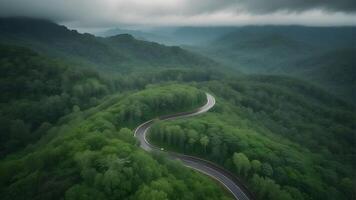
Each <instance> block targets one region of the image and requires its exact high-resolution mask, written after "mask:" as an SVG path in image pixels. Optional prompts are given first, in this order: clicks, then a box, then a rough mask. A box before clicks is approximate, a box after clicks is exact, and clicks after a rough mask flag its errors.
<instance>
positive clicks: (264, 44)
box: [190, 26, 356, 102]
mask: <svg viewBox="0 0 356 200" xmlns="http://www.w3.org/2000/svg"><path fill="white" fill-rule="evenodd" d="M211 29H214V28H211ZM211 29H208V30H205V31H202V32H201V33H200V34H201V35H206V34H208V33H206V32H208V31H209V32H212V30H211ZM215 29H217V30H215V32H216V33H218V31H219V30H220V31H221V32H220V34H215V35H216V37H217V38H215V39H211V40H209V41H206V42H204V43H203V44H201V45H197V46H196V47H194V48H190V49H191V50H194V51H196V52H199V53H202V54H203V55H206V56H209V57H210V58H213V59H216V60H217V61H218V62H220V63H223V64H225V65H227V66H231V67H232V68H235V69H239V70H241V71H242V72H246V73H264V74H284V75H288V76H294V77H298V78H300V79H305V80H308V81H310V82H313V83H315V84H318V85H320V86H323V87H324V88H326V89H328V90H329V91H330V92H332V93H334V94H336V95H339V96H340V97H343V98H344V99H347V100H348V101H350V102H352V101H353V102H355V101H356V96H355V91H356V82H355V79H356V71H355V69H356V68H355V66H356V62H355V59H354V56H353V55H355V54H356V48H355V42H356V40H355V37H354V35H355V34H356V28H355V27H303V26H246V27H236V28H230V29H226V28H225V29H224V28H215ZM198 33H199V32H198ZM198 33H196V34H197V35H199V34H198ZM213 33H214V32H213ZM223 33H224V34H223ZM196 37H197V36H196ZM202 37H204V36H202Z"/></svg>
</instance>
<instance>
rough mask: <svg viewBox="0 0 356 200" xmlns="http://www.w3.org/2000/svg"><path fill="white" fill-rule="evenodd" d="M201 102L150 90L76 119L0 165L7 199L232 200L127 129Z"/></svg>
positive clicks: (184, 92) (186, 94) (185, 90)
mask: <svg viewBox="0 0 356 200" xmlns="http://www.w3.org/2000/svg"><path fill="white" fill-rule="evenodd" d="M202 97H204V93H202V92H200V91H198V90H197V89H194V88H192V87H187V86H179V85H170V86H168V87H167V86H166V87H150V88H149V89H147V90H144V91H142V92H138V93H135V94H130V95H119V96H113V97H111V98H109V99H107V100H106V101H104V102H103V103H102V104H101V105H99V106H97V107H95V108H93V109H90V110H88V111H87V112H82V111H77V112H75V113H72V114H71V115H69V116H67V117H66V118H64V119H62V120H61V121H62V122H61V123H60V125H57V126H54V127H52V128H51V129H50V130H49V131H48V135H47V136H46V137H44V138H42V139H41V140H40V142H39V143H38V144H36V145H34V146H31V147H28V148H27V149H26V150H25V151H24V152H22V154H19V155H17V156H12V157H8V158H7V159H5V160H2V161H1V162H0V188H1V189H0V193H1V197H2V199H11V200H13V199H62V198H63V197H64V196H65V199H152V200H158V199H229V198H228V197H227V196H226V195H225V194H224V193H222V192H221V190H220V189H219V187H217V186H216V184H214V183H213V182H211V181H210V180H209V178H207V177H204V176H202V175H200V174H198V173H195V172H192V171H191V170H189V169H186V168H184V167H183V166H182V165H181V164H179V163H177V162H175V161H168V160H166V158H163V157H161V156H159V155H157V156H154V157H151V156H149V155H148V154H147V153H144V152H143V150H140V149H139V148H138V147H137V146H136V144H137V142H136V140H135V139H134V138H133V133H132V131H131V130H130V129H128V128H126V126H127V124H132V125H138V123H139V122H142V121H143V120H145V119H147V118H149V117H152V116H155V115H160V114H166V112H173V111H177V110H178V109H179V110H181V111H182V110H190V109H191V108H192V107H196V106H199V105H201V104H202V103H203V102H204V100H205V98H202ZM160 108H164V109H160ZM162 111H164V112H162ZM20 155H23V156H20Z"/></svg>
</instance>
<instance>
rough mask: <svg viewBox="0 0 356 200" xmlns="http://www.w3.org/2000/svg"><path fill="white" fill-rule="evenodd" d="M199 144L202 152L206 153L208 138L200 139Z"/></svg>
mask: <svg viewBox="0 0 356 200" xmlns="http://www.w3.org/2000/svg"><path fill="white" fill-rule="evenodd" d="M200 144H201V145H202V146H203V147H204V152H205V153H206V147H207V146H208V144H209V138H208V137H207V136H203V137H202V138H200Z"/></svg>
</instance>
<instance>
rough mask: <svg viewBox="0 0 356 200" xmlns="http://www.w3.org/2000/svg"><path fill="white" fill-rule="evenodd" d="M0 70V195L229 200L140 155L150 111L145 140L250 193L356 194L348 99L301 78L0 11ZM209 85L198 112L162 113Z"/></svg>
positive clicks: (196, 175)
mask: <svg viewBox="0 0 356 200" xmlns="http://www.w3.org/2000/svg"><path fill="white" fill-rule="evenodd" d="M188 49H189V48H188ZM194 51H195V50H194ZM202 54H204V52H203V53H202ZM0 72H1V73H0V91H1V95H0V196H1V199H4V200H17V199H19V200H20V199H38V200H40V199H54V200H55V199H68V200H77V199H83V200H84V199H85V200H86V199H113V200H114V199H128V200H136V199H137V200H143V199H144V200H166V199H187V200H190V199H207V200H215V199H219V200H220V199H222V200H225V199H226V200H228V199H233V196H232V195H231V193H230V192H229V191H228V190H227V189H226V188H225V187H224V186H223V185H222V184H220V183H219V182H217V181H216V180H214V179H213V178H211V177H209V176H206V175H204V174H202V173H200V172H198V171H195V170H193V169H190V168H187V167H185V166H184V165H183V163H182V162H180V161H177V160H171V159H169V157H167V155H166V154H164V153H163V154H161V153H150V152H145V151H144V150H142V149H141V148H140V145H139V141H138V140H137V139H136V138H135V137H134V134H133V132H134V130H135V128H136V127H137V126H138V125H140V124H141V123H143V122H145V121H147V120H150V119H155V122H157V123H156V124H155V125H154V126H153V127H152V128H151V129H150V131H149V133H148V139H149V141H150V142H151V143H152V144H154V145H156V146H158V147H162V148H163V149H164V150H166V151H172V152H178V153H182V154H186V155H191V156H196V157H199V158H202V159H206V160H208V161H211V162H213V163H215V164H217V165H218V166H220V167H223V168H224V169H226V170H228V171H229V172H231V173H232V174H233V175H234V176H236V177H238V179H239V180H241V182H242V183H243V184H244V185H245V186H246V187H247V188H248V190H249V191H250V192H251V193H252V194H253V195H254V196H255V197H256V199H258V200H264V199H266V200H274V199H276V200H304V199H306V200H309V199H310V200H312V199H313V200H314V199H315V200H319V199H320V200H321V199H323V200H324V199H327V200H329V199H330V200H334V199H341V200H343V199H345V200H352V199H355V198H356V193H355V191H356V190H355V188H356V184H355V180H356V174H355V170H354V169H355V168H356V164H355V160H356V157H355V155H356V149H355V138H356V126H355V121H356V115H355V104H354V103H353V102H350V101H348V100H345V98H344V97H340V96H337V95H335V93H332V92H330V91H328V90H326V88H327V87H324V86H321V85H320V84H315V83H313V82H310V81H307V80H302V79H300V78H298V76H293V77H291V76H286V75H285V74H263V75H261V74H260V75H258V74H245V73H242V72H240V71H238V70H237V69H234V68H231V67H228V66H225V65H224V64H220V63H218V62H217V61H215V60H212V57H204V56H202V55H200V54H199V53H192V52H190V51H189V50H186V49H184V48H181V47H176V46H173V47H171V46H165V45H162V44H159V43H155V42H148V41H143V40H138V39H136V38H134V37H133V36H131V35H128V34H124V35H118V36H112V37H106V38H104V37H97V36H94V35H91V34H81V33H79V32H77V31H75V30H69V29H68V28H66V27H64V26H60V25H57V24H55V23H53V22H50V21H47V20H38V19H27V18H25V19H24V18H0ZM347 85H348V86H349V83H347ZM206 92H208V93H210V94H211V95H213V96H214V97H215V98H216V105H215V106H214V107H213V108H212V109H211V110H209V111H208V112H207V113H204V114H202V115H201V116H195V117H191V118H186V119H179V120H175V121H160V120H159V118H158V117H159V116H162V115H168V114H174V113H179V112H184V111H192V110H195V109H196V108H198V107H200V106H202V105H204V104H205V103H206V96H205V93H206Z"/></svg>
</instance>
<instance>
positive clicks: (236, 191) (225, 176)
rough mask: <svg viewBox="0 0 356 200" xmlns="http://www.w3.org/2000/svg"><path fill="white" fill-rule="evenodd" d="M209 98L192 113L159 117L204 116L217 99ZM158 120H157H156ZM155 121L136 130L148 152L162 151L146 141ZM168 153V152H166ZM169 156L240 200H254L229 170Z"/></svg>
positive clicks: (176, 155) (194, 158)
mask: <svg viewBox="0 0 356 200" xmlns="http://www.w3.org/2000/svg"><path fill="white" fill-rule="evenodd" d="M206 97H207V103H206V104H205V105H204V106H202V107H200V108H198V109H196V110H194V111H192V112H184V113H177V114H173V115H167V116H162V117H159V118H158V119H159V120H161V121H162V120H173V119H179V118H187V117H192V116H195V115H199V114H203V113H205V112H207V111H208V110H210V108H212V107H214V105H215V98H214V97H213V96H212V95H210V94H208V93H206ZM156 120H157V119H156ZM154 122H155V121H154V120H149V121H147V122H145V123H143V124H141V125H140V126H138V127H137V128H136V130H135V137H137V138H138V139H139V141H140V147H141V148H142V149H144V150H146V151H149V152H151V151H161V150H160V149H159V148H157V147H155V146H153V145H151V144H150V143H148V141H147V139H146V134H147V132H148V130H149V129H150V127H151V126H152V125H153V123H154ZM165 152H166V151H165ZM166 153H167V154H168V156H169V157H170V158H172V159H179V160H181V161H182V163H183V164H184V165H185V166H187V167H189V168H192V169H194V170H197V171H200V172H202V173H204V174H206V175H208V176H210V177H212V178H214V179H216V180H217V181H219V182H220V183H221V184H222V185H224V186H225V187H226V188H227V189H228V190H229V191H230V192H231V193H232V194H233V196H234V197H235V198H236V199H238V200H249V199H253V196H252V194H250V193H249V192H248V190H247V189H246V187H244V186H243V185H242V184H241V182H240V181H239V180H238V179H237V178H236V177H235V176H234V175H232V174H231V173H230V172H228V171H227V170H224V169H223V168H221V167H219V166H217V165H216V164H214V163H211V162H209V161H206V160H204V159H200V158H197V157H193V156H188V155H183V154H178V153H174V152H166Z"/></svg>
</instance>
